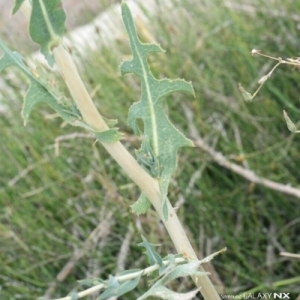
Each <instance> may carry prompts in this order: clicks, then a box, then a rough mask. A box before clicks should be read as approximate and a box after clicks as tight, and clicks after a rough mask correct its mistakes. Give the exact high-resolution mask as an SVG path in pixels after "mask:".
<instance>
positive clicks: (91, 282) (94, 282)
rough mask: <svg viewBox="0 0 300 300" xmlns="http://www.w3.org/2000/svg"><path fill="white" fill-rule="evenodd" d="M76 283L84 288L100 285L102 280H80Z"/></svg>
mask: <svg viewBox="0 0 300 300" xmlns="http://www.w3.org/2000/svg"><path fill="white" fill-rule="evenodd" d="M77 282H78V283H79V284H80V285H81V286H84V287H92V286H95V285H98V284H100V283H103V284H104V280H102V279H101V278H91V279H82V280H77Z"/></svg>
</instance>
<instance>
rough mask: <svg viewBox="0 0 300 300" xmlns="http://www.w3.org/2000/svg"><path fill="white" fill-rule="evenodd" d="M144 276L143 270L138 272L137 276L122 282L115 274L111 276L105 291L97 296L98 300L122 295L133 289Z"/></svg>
mask: <svg viewBox="0 0 300 300" xmlns="http://www.w3.org/2000/svg"><path fill="white" fill-rule="evenodd" d="M141 276H142V272H141V273H140V274H138V275H137V276H136V277H135V278H133V279H131V280H127V281H124V282H122V283H121V284H120V283H119V282H118V281H117V279H116V278H115V277H113V276H110V279H109V282H108V285H107V288H106V289H105V291H104V292H103V293H102V294H101V295H100V296H99V297H98V298H97V300H105V299H108V298H110V297H113V296H114V297H119V296H122V295H124V294H126V293H128V292H130V291H131V290H133V289H134V288H135V287H136V286H137V285H138V283H139V281H140V279H141Z"/></svg>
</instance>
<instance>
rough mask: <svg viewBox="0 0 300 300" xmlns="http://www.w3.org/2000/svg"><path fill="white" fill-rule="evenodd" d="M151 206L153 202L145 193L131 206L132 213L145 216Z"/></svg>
mask: <svg viewBox="0 0 300 300" xmlns="http://www.w3.org/2000/svg"><path fill="white" fill-rule="evenodd" d="M150 206H151V202H150V200H149V199H148V197H147V196H146V195H145V194H144V193H141V195H140V197H139V199H138V200H137V201H136V202H134V203H133V204H132V205H130V207H131V209H132V211H133V212H134V213H135V214H137V215H140V214H145V213H146V212H147V211H148V209H149V208H150Z"/></svg>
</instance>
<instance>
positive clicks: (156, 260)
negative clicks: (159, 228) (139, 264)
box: [138, 236, 162, 266]
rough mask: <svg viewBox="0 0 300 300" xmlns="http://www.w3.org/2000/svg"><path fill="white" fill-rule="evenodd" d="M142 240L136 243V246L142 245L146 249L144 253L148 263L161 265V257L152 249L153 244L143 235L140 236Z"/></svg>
mask: <svg viewBox="0 0 300 300" xmlns="http://www.w3.org/2000/svg"><path fill="white" fill-rule="evenodd" d="M142 240H143V242H142V243H140V244H138V246H140V247H144V248H145V249H146V254H147V256H148V260H149V263H150V265H155V264H158V265H160V266H161V265H162V259H161V257H160V255H159V254H158V253H157V252H156V251H155V250H154V246H155V245H153V244H150V243H149V242H148V241H147V240H146V238H145V237H144V236H142Z"/></svg>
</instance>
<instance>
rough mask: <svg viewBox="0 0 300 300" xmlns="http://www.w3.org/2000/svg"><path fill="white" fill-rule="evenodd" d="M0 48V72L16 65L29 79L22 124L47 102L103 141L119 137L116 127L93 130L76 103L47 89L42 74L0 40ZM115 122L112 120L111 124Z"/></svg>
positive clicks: (68, 120) (65, 118)
mask: <svg viewBox="0 0 300 300" xmlns="http://www.w3.org/2000/svg"><path fill="white" fill-rule="evenodd" d="M0 49H2V50H3V52H4V55H3V56H2V57H1V58H0V72H1V71H3V70H4V69H5V68H7V67H9V66H14V67H17V68H18V69H19V70H20V71H22V72H23V73H24V74H25V75H26V77H27V78H28V79H29V81H30V86H29V89H28V91H27V93H26V95H25V98H24V103H23V108H22V112H21V115H22V117H23V119H24V124H25V125H26V123H27V122H28V119H29V116H30V114H31V112H32V109H33V108H34V107H35V106H36V105H38V104H39V103H42V102H44V103H47V104H48V105H50V106H51V108H52V109H54V110H55V111H56V112H57V113H58V114H59V115H60V116H61V117H62V118H63V119H64V120H65V121H66V122H68V123H70V124H71V125H73V126H80V127H83V128H85V129H87V130H89V131H91V132H93V133H94V134H95V136H96V138H97V139H99V140H100V141H101V142H104V143H110V142H116V141H118V140H119V139H120V138H121V135H120V133H119V132H118V130H117V128H111V129H109V130H107V131H104V132H95V131H94V130H93V129H92V128H91V127H89V126H88V125H87V124H85V122H84V121H83V120H82V119H81V114H80V112H79V110H78V109H77V107H76V105H75V104H74V103H72V101H71V100H68V99H66V98H62V97H57V96H56V95H55V91H54V92H51V91H49V90H48V87H47V83H46V80H45V78H44V75H43V74H38V73H37V72H36V71H35V70H32V71H31V70H29V69H28V68H27V66H26V65H25V64H24V61H23V57H22V56H21V55H20V54H19V53H17V52H12V51H11V50H10V49H9V48H7V47H6V45H5V44H4V43H3V42H2V41H1V40H0ZM114 123H115V122H114V121H112V124H114Z"/></svg>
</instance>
